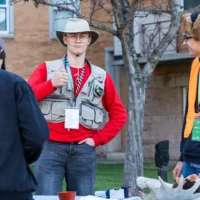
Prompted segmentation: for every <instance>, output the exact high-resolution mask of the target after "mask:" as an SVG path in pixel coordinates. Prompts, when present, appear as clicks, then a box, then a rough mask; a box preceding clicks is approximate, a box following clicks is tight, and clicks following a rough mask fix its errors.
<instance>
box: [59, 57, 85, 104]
mask: <svg viewBox="0 0 200 200" xmlns="http://www.w3.org/2000/svg"><path fill="white" fill-rule="evenodd" d="M63 63H64V65H65V67H66V70H67V73H68V76H69V82H70V84H71V86H72V89H73V92H74V98H73V102H74V104H76V94H77V93H78V90H79V89H80V87H81V83H82V81H83V77H84V74H85V68H86V67H85V65H84V66H83V69H82V71H81V74H80V79H78V82H77V85H76V91H75V90H74V83H73V78H72V73H71V69H70V65H69V61H68V59H67V55H65V56H64V57H63Z"/></svg>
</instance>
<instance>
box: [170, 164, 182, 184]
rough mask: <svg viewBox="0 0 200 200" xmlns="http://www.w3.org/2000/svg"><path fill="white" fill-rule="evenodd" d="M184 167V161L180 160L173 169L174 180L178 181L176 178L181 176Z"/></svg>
mask: <svg viewBox="0 0 200 200" xmlns="http://www.w3.org/2000/svg"><path fill="white" fill-rule="evenodd" d="M182 169H183V162H182V161H179V162H178V163H177V164H176V167H175V168H174V170H173V171H172V173H173V179H174V181H176V179H177V178H178V177H180V176H181V172H182Z"/></svg>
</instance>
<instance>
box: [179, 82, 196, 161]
mask: <svg viewBox="0 0 200 200" xmlns="http://www.w3.org/2000/svg"><path fill="white" fill-rule="evenodd" d="M198 81H199V80H198ZM196 84H197V86H198V82H197V83H196ZM199 89H200V88H198V87H197V91H198V90H199ZM186 98H187V99H186V106H185V114H184V120H183V127H182V137H181V143H180V152H181V155H180V158H179V160H180V161H184V162H187V163H195V164H199V165H200V142H199V141H192V139H191V137H192V133H190V135H189V137H188V138H184V130H185V126H186V117H187V113H188V92H187V97H186ZM194 109H195V113H198V112H199V105H198V95H197V96H196V100H195V107H194Z"/></svg>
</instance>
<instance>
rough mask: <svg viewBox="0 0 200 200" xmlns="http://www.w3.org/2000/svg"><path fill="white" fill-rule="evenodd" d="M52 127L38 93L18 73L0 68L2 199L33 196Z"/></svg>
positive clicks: (30, 197)
mask: <svg viewBox="0 0 200 200" xmlns="http://www.w3.org/2000/svg"><path fill="white" fill-rule="evenodd" d="M48 136H49V128H48V126H47V123H46V121H45V119H44V117H43V115H42V113H41V112H40V109H39V106H38V103H37V101H36V98H35V95H34V94H33V92H32V90H31V88H30V87H29V85H28V84H27V83H26V82H25V81H24V80H23V79H22V78H20V77H19V76H17V75H15V74H12V73H9V72H6V71H4V70H0V199H1V200H13V199H16V200H31V199H32V192H33V191H34V190H35V188H36V185H37V182H36V180H35V178H34V176H33V174H32V172H31V170H30V168H29V164H31V163H33V162H34V161H35V160H37V159H38V157H39V155H40V153H41V151H42V146H43V142H44V141H45V140H46V139H47V138H48Z"/></svg>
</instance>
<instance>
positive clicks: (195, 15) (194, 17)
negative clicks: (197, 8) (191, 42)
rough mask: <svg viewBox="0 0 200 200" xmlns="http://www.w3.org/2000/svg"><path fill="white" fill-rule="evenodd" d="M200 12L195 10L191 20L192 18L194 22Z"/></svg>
mask: <svg viewBox="0 0 200 200" xmlns="http://www.w3.org/2000/svg"><path fill="white" fill-rule="evenodd" d="M199 14H200V12H195V13H193V14H192V15H191V20H192V23H194V22H195V21H196V19H197V17H198V15H199Z"/></svg>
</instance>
